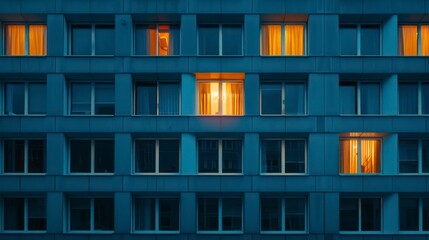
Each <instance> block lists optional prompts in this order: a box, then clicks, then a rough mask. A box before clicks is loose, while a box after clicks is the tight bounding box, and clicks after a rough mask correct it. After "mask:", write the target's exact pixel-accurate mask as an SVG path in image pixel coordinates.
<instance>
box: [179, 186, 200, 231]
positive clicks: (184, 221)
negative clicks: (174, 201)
mask: <svg viewBox="0 0 429 240" xmlns="http://www.w3.org/2000/svg"><path fill="white" fill-rule="evenodd" d="M196 209H197V199H196V194H195V193H191V192H182V193H180V213H181V214H180V233H195V232H196V231H197V222H196V214H197V213H196Z"/></svg>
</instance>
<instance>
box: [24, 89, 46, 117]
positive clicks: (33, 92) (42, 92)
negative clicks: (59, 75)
mask: <svg viewBox="0 0 429 240" xmlns="http://www.w3.org/2000/svg"><path fill="white" fill-rule="evenodd" d="M28 114H46V84H44V83H30V84H28Z"/></svg>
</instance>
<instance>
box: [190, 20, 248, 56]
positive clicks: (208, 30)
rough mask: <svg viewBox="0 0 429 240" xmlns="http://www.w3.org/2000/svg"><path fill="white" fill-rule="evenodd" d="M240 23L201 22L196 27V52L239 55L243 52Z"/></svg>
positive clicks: (201, 53) (200, 53)
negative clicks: (197, 27)
mask: <svg viewBox="0 0 429 240" xmlns="http://www.w3.org/2000/svg"><path fill="white" fill-rule="evenodd" d="M242 32H243V27H242V25H241V24H201V25H200V26H199V29H198V46H199V48H198V49H199V50H198V54H199V55H221V56H222V55H223V56H240V55H242V54H243V36H242V35H243V34H242Z"/></svg>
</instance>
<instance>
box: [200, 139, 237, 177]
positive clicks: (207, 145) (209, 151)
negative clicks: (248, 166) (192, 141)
mask: <svg viewBox="0 0 429 240" xmlns="http://www.w3.org/2000/svg"><path fill="white" fill-rule="evenodd" d="M242 152H243V149H242V141H241V140H199V141H198V173H215V174H216V173H219V174H221V173H241V169H242V166H241V165H242V155H243V153H242Z"/></svg>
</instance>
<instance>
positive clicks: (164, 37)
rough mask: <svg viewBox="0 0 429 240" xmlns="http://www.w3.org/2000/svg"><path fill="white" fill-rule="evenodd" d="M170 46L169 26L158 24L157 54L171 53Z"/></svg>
mask: <svg viewBox="0 0 429 240" xmlns="http://www.w3.org/2000/svg"><path fill="white" fill-rule="evenodd" d="M172 46H173V45H172V44H170V26H169V25H158V56H166V55H171V53H172V52H173V51H172V50H173V49H170V48H171V47H172Z"/></svg>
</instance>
